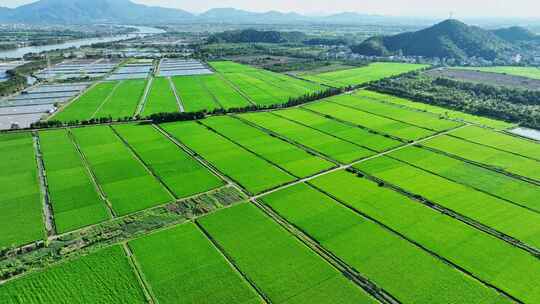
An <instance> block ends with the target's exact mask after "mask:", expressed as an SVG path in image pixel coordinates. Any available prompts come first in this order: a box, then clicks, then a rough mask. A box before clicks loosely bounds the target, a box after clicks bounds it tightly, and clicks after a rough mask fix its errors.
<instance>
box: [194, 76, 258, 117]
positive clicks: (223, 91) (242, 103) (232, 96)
mask: <svg viewBox="0 0 540 304" xmlns="http://www.w3.org/2000/svg"><path fill="white" fill-rule="evenodd" d="M201 80H202V81H203V82H204V85H205V86H206V87H207V88H209V89H210V90H211V92H212V94H213V95H214V98H216V100H217V101H218V103H219V104H220V105H221V106H222V107H223V108H224V109H230V108H243V107H247V106H249V105H250V104H251V103H250V102H249V101H248V100H246V98H245V97H244V96H242V95H241V94H240V93H239V92H238V91H236V90H235V89H234V88H233V87H231V86H230V85H229V84H228V83H227V82H226V81H225V80H223V79H222V78H221V77H220V76H218V75H207V76H202V77H201Z"/></svg>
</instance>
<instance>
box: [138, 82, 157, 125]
mask: <svg viewBox="0 0 540 304" xmlns="http://www.w3.org/2000/svg"><path fill="white" fill-rule="evenodd" d="M152 83H154V77H149V78H148V82H147V83H146V87H145V88H144V93H143V95H142V97H141V100H140V101H139V104H138V105H137V109H136V110H135V115H133V117H136V116H138V115H140V114H141V113H142V112H143V111H144V107H145V106H146V103H147V102H148V93H149V92H150V88H151V87H152Z"/></svg>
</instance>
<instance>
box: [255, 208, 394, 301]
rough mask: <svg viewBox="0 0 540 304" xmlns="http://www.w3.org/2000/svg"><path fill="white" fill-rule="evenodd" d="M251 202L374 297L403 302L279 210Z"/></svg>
mask: <svg viewBox="0 0 540 304" xmlns="http://www.w3.org/2000/svg"><path fill="white" fill-rule="evenodd" d="M250 202H251V203H252V204H253V205H255V206H256V207H257V208H258V209H260V210H261V211H262V212H263V213H264V214H265V215H266V216H268V217H269V218H271V219H272V220H273V221H274V222H276V223H277V224H278V225H280V226H281V227H282V228H283V229H285V230H286V231H287V232H289V233H290V234H291V235H292V236H294V237H295V238H296V239H297V240H299V241H300V242H301V243H302V244H303V245H304V246H306V247H307V248H308V249H309V250H311V251H313V252H315V253H316V254H317V255H318V256H319V257H321V258H322V259H323V260H325V261H326V262H327V263H328V264H330V265H331V266H332V267H333V268H334V269H336V270H337V271H339V272H340V273H341V274H342V275H344V276H345V277H346V278H347V279H349V280H351V281H352V282H354V283H355V284H356V285H358V286H359V287H360V288H362V289H363V290H365V291H366V292H367V293H369V294H370V295H372V296H373V297H374V298H376V299H377V300H379V301H380V302H381V303H384V304H400V303H401V302H400V301H399V300H398V299H396V298H395V297H394V296H392V295H391V294H390V293H388V292H387V291H385V290H384V289H383V288H381V287H380V286H378V285H377V284H375V283H374V282H372V281H370V280H369V278H367V277H366V276H364V275H363V274H361V273H360V272H359V271H357V270H356V269H354V268H353V267H351V266H349V265H348V264H347V263H346V262H345V261H343V260H342V259H341V258H339V257H338V256H336V255H334V254H333V253H332V252H331V251H329V250H327V249H326V248H324V247H323V246H322V245H321V244H320V243H319V242H317V241H316V240H314V239H313V238H311V237H310V236H309V234H308V233H306V232H304V231H303V230H302V229H301V228H299V227H297V226H296V225H294V224H292V223H290V222H289V221H287V220H286V219H284V218H282V217H281V216H280V215H279V214H278V213H277V212H275V211H274V210H273V209H272V208H271V207H270V206H267V205H265V204H263V203H260V202H258V201H257V199H251V200H250Z"/></svg>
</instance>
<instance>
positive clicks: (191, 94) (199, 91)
mask: <svg viewBox="0 0 540 304" xmlns="http://www.w3.org/2000/svg"><path fill="white" fill-rule="evenodd" d="M202 77H203V76H179V77H174V78H172V80H173V82H174V86H175V87H176V92H177V94H178V95H179V97H180V100H181V101H182V104H183V105H184V110H185V111H186V112H199V111H205V110H206V111H213V110H215V109H218V108H220V105H219V104H218V103H217V101H216V99H215V98H214V96H213V95H212V93H211V88H209V87H207V86H206V84H205V82H204V80H203V78H202Z"/></svg>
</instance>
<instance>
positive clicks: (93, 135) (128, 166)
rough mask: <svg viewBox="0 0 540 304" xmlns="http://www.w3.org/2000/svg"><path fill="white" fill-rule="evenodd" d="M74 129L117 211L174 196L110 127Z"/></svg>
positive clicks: (136, 209) (82, 148) (78, 140)
mask: <svg viewBox="0 0 540 304" xmlns="http://www.w3.org/2000/svg"><path fill="white" fill-rule="evenodd" d="M71 132H73V135H74V136H75V139H76V141H77V143H78V145H79V146H80V148H81V151H82V153H83V154H84V156H85V157H86V159H87V160H88V163H89V165H90V168H91V169H92V171H93V172H94V174H95V176H96V179H97V182H98V183H99V185H100V187H101V188H102V189H103V192H104V194H105V196H106V197H107V199H108V200H109V201H110V202H111V204H112V207H113V209H114V210H115V211H116V213H117V214H119V215H124V214H128V213H131V212H135V211H139V210H142V209H145V208H148V207H152V206H156V205H159V204H163V203H166V202H169V201H171V200H172V197H171V196H170V195H169V194H168V193H167V191H166V190H165V188H164V187H163V186H162V185H161V184H160V183H159V181H157V180H156V179H155V178H154V176H152V175H151V174H150V173H149V172H148V171H147V170H146V169H145V168H144V166H143V165H142V164H141V163H140V162H139V161H138V160H137V159H136V158H135V156H134V155H133V154H132V153H131V151H130V150H129V149H128V147H126V146H125V145H124V143H123V142H122V141H121V140H120V139H119V138H118V137H117V136H116V135H115V134H114V132H113V130H112V129H111V128H110V127H107V126H99V127H85V128H75V129H72V130H71Z"/></svg>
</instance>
